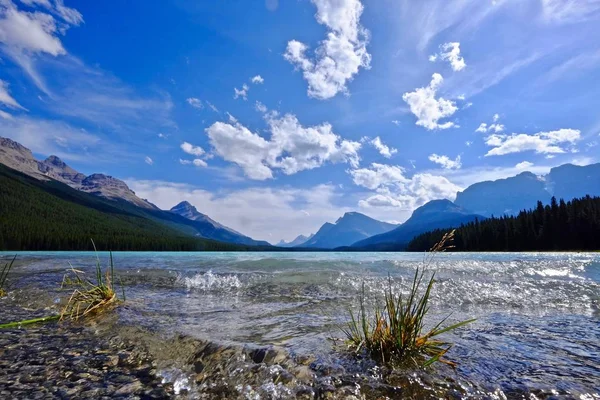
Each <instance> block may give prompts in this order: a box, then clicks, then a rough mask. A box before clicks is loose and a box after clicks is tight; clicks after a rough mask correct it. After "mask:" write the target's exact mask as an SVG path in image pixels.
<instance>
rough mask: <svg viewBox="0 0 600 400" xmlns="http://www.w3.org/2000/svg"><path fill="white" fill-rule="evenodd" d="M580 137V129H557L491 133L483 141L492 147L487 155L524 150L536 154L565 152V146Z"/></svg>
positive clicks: (573, 142) (572, 143)
mask: <svg viewBox="0 0 600 400" xmlns="http://www.w3.org/2000/svg"><path fill="white" fill-rule="evenodd" d="M580 139H581V131H579V130H577V129H559V130H556V131H550V132H538V133H535V134H531V135H529V134H525V133H519V134H517V133H513V134H512V135H501V134H492V135H490V136H488V137H487V138H486V139H485V143H486V144H487V145H488V146H490V147H493V148H492V149H491V150H490V151H488V152H487V154H486V157H487V156H500V155H505V154H511V153H521V152H524V151H534V152H535V153H537V154H556V153H565V152H566V151H567V150H566V149H565V146H568V145H574V144H575V143H576V142H577V141H579V140H580Z"/></svg>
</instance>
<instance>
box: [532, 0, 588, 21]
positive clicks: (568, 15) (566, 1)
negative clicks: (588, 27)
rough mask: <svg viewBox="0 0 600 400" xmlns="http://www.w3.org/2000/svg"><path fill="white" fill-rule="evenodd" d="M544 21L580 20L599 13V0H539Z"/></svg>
mask: <svg viewBox="0 0 600 400" xmlns="http://www.w3.org/2000/svg"><path fill="white" fill-rule="evenodd" d="M541 2H542V17H543V19H544V21H546V22H548V23H555V24H568V23H576V22H582V21H585V20H588V19H591V18H593V17H597V16H598V15H600V1H599V0H541Z"/></svg>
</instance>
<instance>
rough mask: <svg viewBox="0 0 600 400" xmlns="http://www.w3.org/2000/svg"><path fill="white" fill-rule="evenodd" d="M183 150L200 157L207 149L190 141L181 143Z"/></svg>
mask: <svg viewBox="0 0 600 400" xmlns="http://www.w3.org/2000/svg"><path fill="white" fill-rule="evenodd" d="M181 150H183V151H184V152H185V153H187V154H190V155H192V156H198V157H200V156H201V155H203V154H204V153H205V151H204V149H203V148H202V147H200V146H194V145H193V144H191V143H188V142H183V143H181Z"/></svg>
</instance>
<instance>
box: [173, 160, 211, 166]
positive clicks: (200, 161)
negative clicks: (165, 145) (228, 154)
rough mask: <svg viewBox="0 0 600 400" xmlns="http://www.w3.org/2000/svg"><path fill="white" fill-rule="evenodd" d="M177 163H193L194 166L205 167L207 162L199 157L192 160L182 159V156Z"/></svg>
mask: <svg viewBox="0 0 600 400" xmlns="http://www.w3.org/2000/svg"><path fill="white" fill-rule="evenodd" d="M179 164H181V165H191V164H193V165H194V166H196V167H202V168H204V167H207V166H208V164H207V163H206V161H204V160H202V159H200V158H195V159H193V160H184V159H182V158H180V159H179Z"/></svg>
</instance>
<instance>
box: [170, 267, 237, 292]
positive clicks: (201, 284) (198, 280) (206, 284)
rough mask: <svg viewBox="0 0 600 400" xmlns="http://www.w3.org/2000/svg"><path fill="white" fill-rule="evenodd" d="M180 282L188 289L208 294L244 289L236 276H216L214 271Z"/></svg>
mask: <svg viewBox="0 0 600 400" xmlns="http://www.w3.org/2000/svg"><path fill="white" fill-rule="evenodd" d="M178 281H179V282H181V283H183V285H185V286H186V287H187V288H188V289H195V290H202V291H207V292H208V291H218V292H230V291H235V290H237V289H239V288H241V287H242V282H241V281H240V279H239V278H238V277H237V276H236V275H230V274H226V275H218V274H214V273H213V272H212V270H208V271H207V272H205V273H202V274H196V275H194V276H192V277H184V278H179V279H178Z"/></svg>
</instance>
